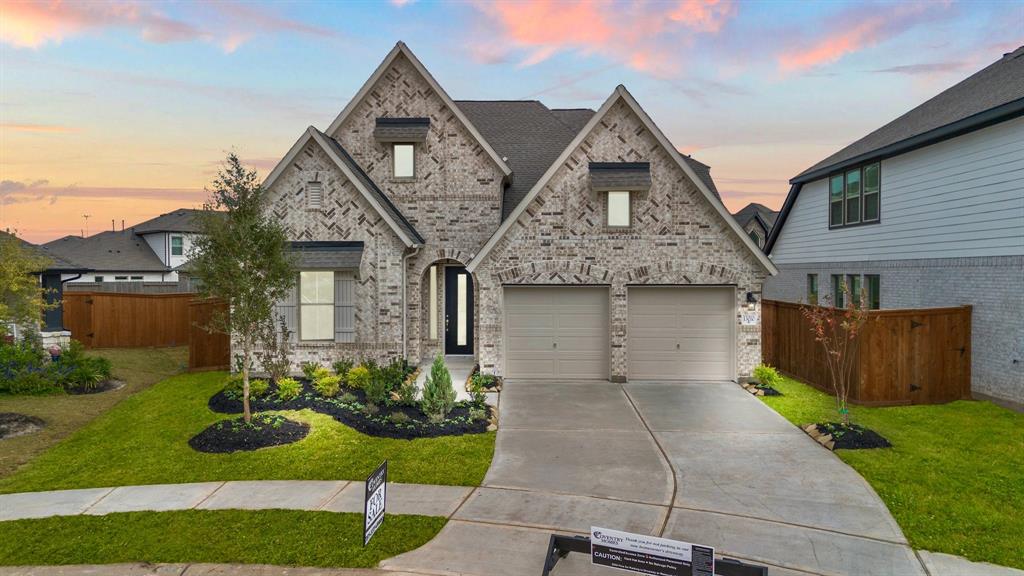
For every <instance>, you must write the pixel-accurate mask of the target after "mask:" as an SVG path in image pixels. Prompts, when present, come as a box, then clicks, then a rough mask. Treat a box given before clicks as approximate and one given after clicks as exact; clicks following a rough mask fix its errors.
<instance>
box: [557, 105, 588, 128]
mask: <svg viewBox="0 0 1024 576" xmlns="http://www.w3.org/2000/svg"><path fill="white" fill-rule="evenodd" d="M551 113H552V114H554V115H555V118H558V120H559V121H561V122H562V124H565V125H566V126H568V127H569V128H570V129H571V130H572V131H573V133H575V134H579V133H580V130H583V127H584V126H586V124H587V122H589V121H590V117H591V116H593V115H594V111H593V110H591V109H590V108H552V110H551Z"/></svg>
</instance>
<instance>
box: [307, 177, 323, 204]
mask: <svg viewBox="0 0 1024 576" xmlns="http://www.w3.org/2000/svg"><path fill="white" fill-rule="evenodd" d="M323 207H324V185H323V183H322V182H307V183H306V208H309V209H312V210H320V209H321V208H323Z"/></svg>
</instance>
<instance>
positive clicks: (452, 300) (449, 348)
mask: <svg viewBox="0 0 1024 576" xmlns="http://www.w3.org/2000/svg"><path fill="white" fill-rule="evenodd" d="M444 353H445V354H472V353H473V278H472V277H471V276H470V275H469V272H466V269H465V268H463V267H462V266H447V267H445V269H444Z"/></svg>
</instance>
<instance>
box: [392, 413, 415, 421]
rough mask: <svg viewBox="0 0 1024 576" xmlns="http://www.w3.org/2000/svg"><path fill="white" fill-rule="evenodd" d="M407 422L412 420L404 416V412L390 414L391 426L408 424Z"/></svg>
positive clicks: (406, 415)
mask: <svg viewBox="0 0 1024 576" xmlns="http://www.w3.org/2000/svg"><path fill="white" fill-rule="evenodd" d="M409 420H412V418H409V415H408V414H406V413H405V412H392V413H391V423H392V424H408V423H409Z"/></svg>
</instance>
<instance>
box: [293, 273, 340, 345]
mask: <svg viewBox="0 0 1024 576" xmlns="http://www.w3.org/2000/svg"><path fill="white" fill-rule="evenodd" d="M299 334H300V336H299V337H300V338H301V339H302V340H334V272H320V271H316V272H312V271H311V272H299Z"/></svg>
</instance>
